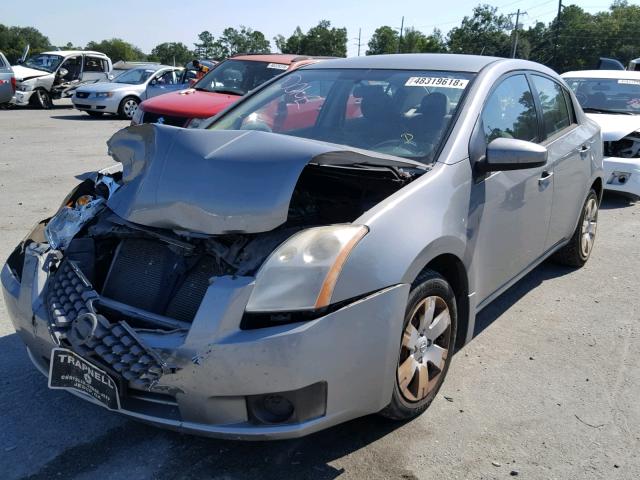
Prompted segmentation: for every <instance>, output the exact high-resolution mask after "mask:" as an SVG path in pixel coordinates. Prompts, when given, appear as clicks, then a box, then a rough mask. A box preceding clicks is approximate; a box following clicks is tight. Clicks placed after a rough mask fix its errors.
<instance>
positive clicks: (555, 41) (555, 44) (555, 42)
mask: <svg viewBox="0 0 640 480" xmlns="http://www.w3.org/2000/svg"><path fill="white" fill-rule="evenodd" d="M561 13H562V0H558V15H557V16H556V31H555V35H554V39H553V68H556V69H557V68H558V64H557V61H558V35H559V34H560V14H561Z"/></svg>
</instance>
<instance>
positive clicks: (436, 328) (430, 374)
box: [397, 296, 451, 402]
mask: <svg viewBox="0 0 640 480" xmlns="http://www.w3.org/2000/svg"><path fill="white" fill-rule="evenodd" d="M450 330H451V314H450V312H449V307H448V306H447V302H445V300H444V299H443V298H441V297H438V296H431V297H426V298H425V299H423V300H422V301H421V302H420V303H418V305H416V307H415V308H414V310H413V312H412V314H411V317H410V320H409V322H408V323H407V326H406V327H405V330H404V333H403V335H402V346H401V349H400V359H399V361H398V374H397V376H398V385H399V387H400V392H401V393H402V396H403V397H404V398H405V399H406V400H408V401H410V402H419V401H420V400H423V399H424V398H426V397H427V395H429V393H430V392H431V391H433V389H434V388H436V387H437V385H438V380H439V379H440V376H441V373H442V371H443V370H444V367H445V364H446V360H447V357H448V356H449V347H450V338H449V337H450Z"/></svg>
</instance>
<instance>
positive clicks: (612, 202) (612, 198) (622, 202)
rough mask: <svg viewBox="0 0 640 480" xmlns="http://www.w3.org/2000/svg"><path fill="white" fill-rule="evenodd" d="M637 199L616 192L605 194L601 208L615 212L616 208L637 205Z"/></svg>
mask: <svg viewBox="0 0 640 480" xmlns="http://www.w3.org/2000/svg"><path fill="white" fill-rule="evenodd" d="M636 202H637V199H635V198H633V197H630V196H628V195H624V194H621V193H616V192H607V191H605V192H604V197H602V203H601V204H600V208H601V209H602V210H613V209H614V208H626V207H632V206H634V205H635V204H636Z"/></svg>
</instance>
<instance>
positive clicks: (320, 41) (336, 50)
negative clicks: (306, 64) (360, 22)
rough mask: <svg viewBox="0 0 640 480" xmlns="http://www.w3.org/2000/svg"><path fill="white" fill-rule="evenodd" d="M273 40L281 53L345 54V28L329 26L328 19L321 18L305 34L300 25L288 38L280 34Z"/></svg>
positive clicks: (335, 55) (338, 55) (336, 55)
mask: <svg viewBox="0 0 640 480" xmlns="http://www.w3.org/2000/svg"><path fill="white" fill-rule="evenodd" d="M274 41H275V43H276V46H277V47H278V49H279V50H280V51H281V52H282V53H293V54H297V55H318V56H329V57H345V56H346V55H347V29H346V28H335V27H331V22H329V21H328V20H321V21H320V22H319V23H318V25H316V26H315V27H312V28H310V29H309V31H308V32H307V33H306V34H305V33H303V32H302V30H301V29H300V27H296V29H295V31H294V32H293V34H292V35H291V36H290V37H289V38H287V39H285V38H284V37H283V36H282V35H278V36H277V37H275V38H274Z"/></svg>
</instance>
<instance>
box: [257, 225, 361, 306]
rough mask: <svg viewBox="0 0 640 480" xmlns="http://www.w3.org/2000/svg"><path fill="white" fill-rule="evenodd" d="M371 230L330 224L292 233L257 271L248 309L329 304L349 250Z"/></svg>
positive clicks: (357, 226) (359, 226)
mask: <svg viewBox="0 0 640 480" xmlns="http://www.w3.org/2000/svg"><path fill="white" fill-rule="evenodd" d="M368 231H369V230H368V229H367V227H365V226H361V225H329V226H324V227H314V228H309V229H307V230H303V231H301V232H299V233H297V234H296V235H294V236H292V237H291V238H290V239H289V240H287V241H286V242H284V243H283V244H282V245H280V246H279V247H278V248H277V249H276V250H275V251H274V252H273V253H272V254H271V255H270V256H269V258H268V259H267V261H266V262H265V263H264V265H263V266H262V267H261V268H260V270H259V271H258V273H257V275H256V283H255V287H254V289H253V292H252V293H251V297H250V298H249V302H248V304H247V308H246V310H247V312H277V311H292V310H313V309H318V308H322V307H325V306H327V305H328V304H329V302H330V301H331V295H332V294H333V289H334V287H335V285H336V282H337V280H338V276H339V275H340V271H341V270H342V266H343V265H344V263H345V261H346V260H347V257H348V256H349V253H351V250H353V248H354V247H355V246H356V245H357V243H358V242H359V241H360V240H361V239H362V237H364V236H365V235H366V234H367V232H368Z"/></svg>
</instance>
